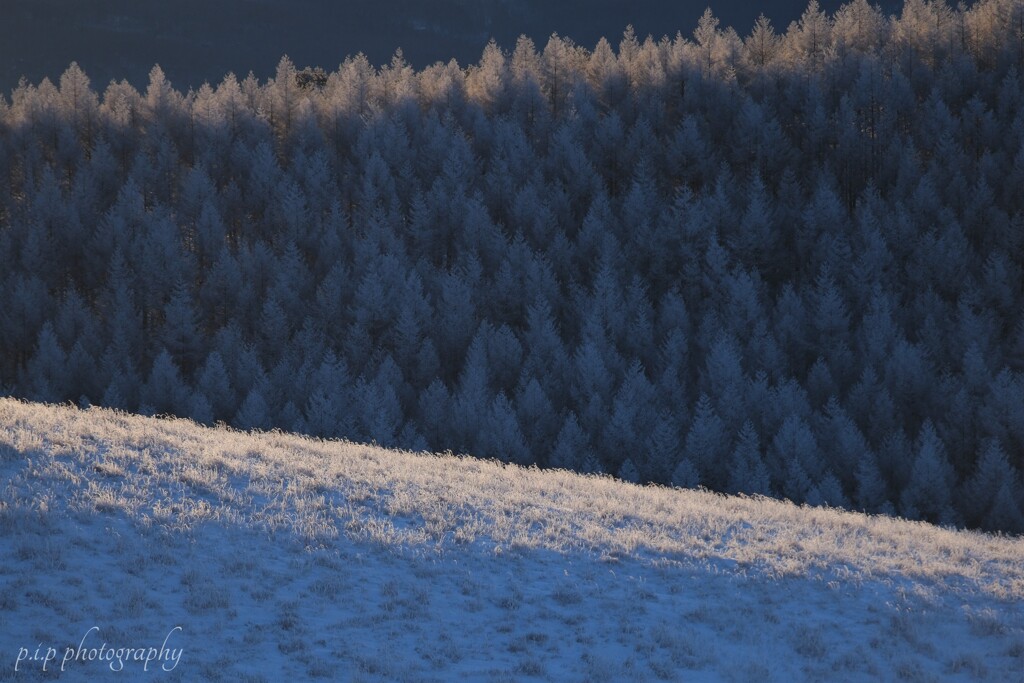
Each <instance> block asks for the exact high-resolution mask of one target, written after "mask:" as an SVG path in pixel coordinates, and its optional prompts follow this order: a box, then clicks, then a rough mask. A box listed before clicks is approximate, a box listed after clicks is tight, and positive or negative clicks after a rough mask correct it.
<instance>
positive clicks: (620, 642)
mask: <svg viewBox="0 0 1024 683" xmlns="http://www.w3.org/2000/svg"><path fill="white" fill-rule="evenodd" d="M0 538H2V539H3V542H2V543H0V661H2V664H0V680H19V681H21V680H36V679H40V680H48V679H49V678H51V677H53V676H55V675H59V676H60V678H61V680H104V679H118V678H119V677H121V676H124V675H126V674H130V677H131V678H138V677H141V676H143V675H144V674H143V673H142V671H143V669H144V668H146V667H147V664H146V662H145V661H136V660H135V659H134V658H135V657H137V656H139V655H138V653H136V652H131V651H127V650H125V648H140V650H139V651H140V652H143V653H147V652H150V650H149V648H153V652H158V653H159V654H158V655H157V658H156V659H152V658H150V659H151V661H150V662H149V664H148V668H147V671H148V674H149V675H154V676H156V677H158V678H159V679H160V680H197V679H209V680H218V679H219V680H251V681H256V680H283V679H285V677H288V678H295V679H307V678H310V679H312V678H326V679H342V680H356V681H360V680H365V681H376V680H438V681H440V680H495V681H503V680H559V681H561V680H570V681H571V680H588V681H600V680H607V681H613V680H614V681H619V680H637V681H641V680H655V679H661V680H687V681H690V680H720V679H725V680H752V679H754V678H759V679H764V680H794V679H796V680H801V679H806V680H816V679H828V680H834V679H842V680H876V679H879V678H882V679H895V678H900V679H903V680H935V679H938V678H942V679H943V680H946V679H948V680H977V679H991V680H1003V681H1008V680H1021V676H1022V671H1024V607H1022V602H1021V598H1022V597H1024V566H1022V564H1021V562H1020V558H1021V557H1024V542H1022V541H1021V540H1020V539H1013V538H1006V537H994V536H989V535H984V534H979V533H971V532H959V531H950V530H946V529H941V528H937V527H933V526H929V525H926V524H922V523H911V522H905V521H901V520H892V519H887V518H880V517H869V516H865V515H859V514H854V513H847V512H839V511H835V510H829V509H816V508H807V507H803V508H798V507H796V506H793V505H789V504H785V503H779V502H776V501H769V500H765V499H750V498H727V497H723V496H719V495H713V494H709V493H706V492H701V491H688V490H672V489H663V488H654V487H647V488H642V487H637V486H633V485H628V484H624V483H621V482H618V481H614V480H612V479H609V478H598V477H585V476H580V475H576V474H571V473H568V472H563V471H541V470H537V469H521V468H517V467H513V466H504V465H501V464H498V463H492V462H483V461H479V460H475V459H472V458H465V457H454V456H450V455H446V456H431V455H425V454H412V453H405V452H396V451H385V450H382V449H378V448H374V447H370V446H361V445H355V444H350V443H344V442H320V441H313V440H308V439H303V438H299V437H296V436H291V435H287V434H281V433H266V434H246V433H240V432H234V431H230V430H226V429H208V428H202V427H197V426H195V425H194V424H192V423H190V422H188V421H183V420H160V419H154V418H141V417H136V416H130V415H127V414H123V413H117V412H112V411H106V410H99V409H90V410H85V411H80V410H76V409H74V408H69V407H52V406H42V405H37V404H28V403H22V402H18V401H14V400H10V399H0ZM179 627H180V629H179ZM101 646H102V647H103V649H102V650H101V649H100V648H101ZM161 648H163V650H161ZM174 650H177V651H178V653H179V655H180V656H179V657H178V658H177V659H174V658H172V654H173V651H174ZM51 652H52V657H50V659H51V661H48V662H44V661H43V660H45V659H47V657H48V653H51ZM90 656H92V657H93V660H92V661H89V659H90ZM65 657H68V661H67V662H64V661H63V660H64V659H65ZM19 660H20V661H19ZM62 663H63V665H64V667H63V668H64V670H63V672H62V671H61V665H62ZM44 664H45V665H46V673H44V672H43V666H44ZM15 666H17V667H18V670H17V672H15ZM158 667H162V668H163V670H162V671H157V669H158ZM167 669H170V671H167Z"/></svg>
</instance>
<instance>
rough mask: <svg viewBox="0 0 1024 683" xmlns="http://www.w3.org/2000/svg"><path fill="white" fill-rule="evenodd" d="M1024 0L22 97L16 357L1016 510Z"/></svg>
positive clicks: (20, 390)
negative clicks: (455, 58)
mask: <svg viewBox="0 0 1024 683" xmlns="http://www.w3.org/2000/svg"><path fill="white" fill-rule="evenodd" d="M1022 25H1024V4H1022V3H1021V2H1020V0H982V1H981V2H977V3H975V4H973V5H972V6H970V7H961V8H959V9H956V10H954V9H951V8H950V7H948V6H947V5H946V4H944V3H943V2H940V1H936V0H907V2H906V4H905V6H904V8H903V11H902V13H901V14H900V15H899V16H896V17H886V16H884V15H883V14H882V13H881V12H880V11H879V10H878V9H876V8H874V7H873V6H871V5H869V4H868V3H867V2H866V1H865V0H855V1H854V2H852V3H851V4H849V5H846V6H844V7H843V8H842V9H841V10H839V11H838V12H837V13H836V14H835V15H834V16H830V15H828V14H827V13H825V12H822V11H821V10H820V9H819V7H818V5H817V3H815V2H812V3H811V5H810V6H809V7H808V8H807V11H806V12H805V13H804V15H803V16H802V17H801V19H800V20H799V21H798V22H795V23H794V24H793V25H791V26H790V27H789V28H788V30H786V31H785V32H784V33H781V34H780V33H778V32H776V31H775V29H774V28H773V27H772V26H771V24H770V22H768V21H767V20H761V21H758V23H757V25H756V26H755V27H754V30H753V31H752V33H751V34H750V35H749V36H746V37H740V36H739V35H737V34H736V32H735V31H733V30H732V29H728V28H722V27H721V26H720V25H719V22H718V21H717V20H716V19H715V17H714V15H713V14H711V13H710V12H708V13H707V14H705V16H704V17H703V18H702V19H701V21H700V24H699V26H698V27H697V29H696V31H695V32H694V34H693V36H692V37H684V36H681V35H677V36H676V37H675V38H665V39H662V40H654V39H652V38H646V39H643V40H641V39H640V38H639V37H638V36H636V35H634V33H633V32H632V30H627V31H626V33H625V35H624V36H623V38H622V40H621V42H620V43H619V44H618V47H617V49H614V48H613V47H612V45H611V44H610V43H608V41H604V40H602V41H601V42H600V43H599V44H598V45H597V46H596V47H595V48H594V50H592V51H591V50H587V49H584V48H582V47H580V46H577V45H574V44H572V43H571V42H570V41H567V40H564V39H562V38H559V37H558V36H557V35H555V36H552V37H551V38H550V40H549V41H548V42H547V43H546V44H545V45H543V46H537V45H534V44H533V43H532V42H531V41H530V40H528V39H525V38H524V39H521V40H520V41H519V43H518V44H517V45H516V46H514V49H513V50H512V52H506V51H504V50H502V49H501V48H500V47H498V46H496V45H494V44H492V45H490V46H488V47H487V49H486V50H485V51H484V54H483V56H482V58H481V60H480V62H479V63H478V64H475V65H470V66H469V67H467V68H462V67H460V66H459V65H458V64H456V63H455V62H450V63H447V64H444V63H438V64H435V65H433V66H431V67H429V68H426V69H424V70H422V71H418V72H417V71H414V70H413V69H411V68H410V67H409V66H408V65H407V64H406V63H405V62H404V60H403V58H402V56H401V53H397V54H396V55H395V58H394V59H393V60H392V61H391V63H390V64H388V65H386V66H384V67H381V68H379V69H378V68H375V67H373V66H372V65H371V64H370V63H369V62H368V61H367V60H366V59H365V58H364V57H363V56H361V55H359V56H356V57H353V58H350V59H347V60H346V61H345V62H344V63H343V64H341V65H340V67H339V68H338V69H337V70H336V71H334V72H331V73H327V74H321V73H320V72H313V71H302V70H298V69H296V67H295V66H293V65H292V63H291V62H290V61H289V60H288V59H287V58H285V59H283V60H282V61H281V64H280V65H279V67H278V70H277V74H276V77H275V78H273V79H271V80H269V81H267V82H262V83H261V82H258V81H257V80H256V79H255V78H253V77H252V76H251V75H250V76H249V77H247V78H245V79H243V80H241V81H239V80H238V79H237V78H236V77H235V76H234V75H228V76H227V77H226V78H225V79H224V80H223V81H222V82H221V83H219V84H216V85H212V86H211V85H205V86H203V87H202V88H200V89H199V90H198V91H189V92H187V93H181V92H178V91H176V90H174V89H173V87H172V86H171V84H170V83H168V81H167V80H166V78H165V77H164V75H163V73H162V72H161V70H160V69H159V67H157V68H154V69H153V71H152V73H151V77H150V84H149V87H148V88H147V89H146V90H145V92H142V93H140V92H138V91H136V90H135V89H134V88H132V87H131V86H130V85H128V84H127V83H124V82H121V83H111V84H110V85H109V86H107V87H106V88H105V89H103V91H102V92H101V93H97V92H96V90H94V89H93V88H92V86H91V85H90V83H89V80H88V78H87V77H86V76H85V74H84V73H82V72H81V70H79V69H78V67H77V66H75V65H72V66H71V67H70V68H69V69H68V70H67V72H65V74H64V75H63V76H62V77H61V78H60V81H59V84H58V85H54V84H53V83H51V82H49V81H43V82H42V83H40V84H38V85H29V84H23V85H22V86H21V87H19V88H18V89H17V90H16V91H14V93H13V97H12V98H11V101H9V102H7V101H5V100H4V99H3V98H0V178H2V182H0V263H2V264H3V268H2V269H0V301H2V302H3V304H2V306H0V387H2V388H3V390H4V391H6V392H9V393H13V394H15V395H18V396H24V397H27V398H30V399H35V400H44V401H63V400H73V401H76V402H83V403H85V402H88V403H97V404H103V405H109V406H114V407H119V408H123V409H127V410H137V411H141V412H144V413H173V414H178V415H184V416H189V417H192V418H194V419H196V420H198V421H200V422H205V423H212V422H215V421H224V422H228V423H230V424H232V425H235V426H237V427H240V428H262V429H268V428H273V427H280V428H284V429H294V430H299V431H304V432H308V433H312V434H316V435H321V436H325V437H344V438H349V439H354V440H367V441H369V440H373V441H376V442H378V443H380V444H383V445H388V446H400V447H404V448H413V449H427V448H429V449H436V450H441V449H452V450H456V451H464V452H469V453H473V454H475V455H479V456H483V457H494V458H500V459H503V460H507V461H512V462H519V463H537V464H540V465H542V466H555V467H570V468H574V469H578V470H583V471H605V472H610V473H613V474H617V475H619V476H622V477H624V478H626V479H630V480H636V481H656V482H661V483H673V484H677V485H686V486H693V485H704V486H708V487H710V488H714V489H716V490H722V491H730V492H746V493H763V494H769V495H777V496H784V497H787V498H790V499H793V500H795V501H799V502H811V503H816V504H829V505H840V506H849V507H853V508H856V509H865V510H868V511H872V512H890V513H891V512H895V513H898V514H902V515H906V516H911V517H915V518H921V519H927V520H931V521H936V522H941V523H952V524H967V525H970V526H979V527H983V528H989V529H1002V530H1010V531H1021V530H1024V515H1022V508H1024V498H1022V496H1024V485H1022V483H1021V470H1022V468H1024V461H1022V457H1024V455H1022V454H1024V318H1022V317H1021V309H1020V301H1021V300H1022V293H1024V292H1022V286H1024V275H1022V267H1024V262H1022V258H1021V254H1022V253H1024V252H1022V247H1024V193H1022V192H1021V188H1024V88H1022V84H1021V71H1022V67H1024V33H1022V32H1021V28H1020V27H1021V26H1022Z"/></svg>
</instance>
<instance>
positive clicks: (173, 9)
mask: <svg viewBox="0 0 1024 683" xmlns="http://www.w3.org/2000/svg"><path fill="white" fill-rule="evenodd" d="M2 4H3V6H4V7H5V8H6V9H5V11H4V17H3V20H2V21H0V92H3V93H4V94H8V95H9V93H10V91H11V89H12V88H14V87H15V86H16V85H17V83H18V79H19V78H21V77H22V76H25V77H27V78H28V80H29V81H30V82H38V81H40V80H42V78H43V77H49V78H50V79H51V80H56V78H57V77H59V76H60V74H61V73H62V72H63V71H64V69H65V68H66V67H67V65H68V64H69V63H70V62H72V61H77V62H78V63H79V64H80V65H81V66H82V68H83V69H84V70H85V71H86V73H88V74H89V76H90V77H91V78H92V81H93V83H94V84H95V85H96V86H97V87H99V88H100V89H101V90H102V89H103V87H105V85H106V84H107V83H108V82H109V81H110V80H111V79H117V80H120V79H121V78H126V79H128V81H129V82H131V83H132V84H133V85H135V86H137V87H138V86H144V85H145V83H146V80H147V74H148V73H149V70H150V68H151V67H152V66H153V64H155V63H159V64H160V65H161V66H162V67H163V69H164V71H165V72H166V74H167V76H168V78H170V80H171V81H172V82H173V83H174V84H175V86H177V87H178V88H180V89H182V90H187V89H188V88H189V87H193V88H194V87H198V86H199V85H201V84H202V82H203V81H209V82H211V83H217V82H219V81H220V80H221V78H222V77H223V76H224V74H225V73H227V72H228V71H233V72H235V73H236V74H238V75H239V76H244V75H245V74H246V73H248V72H249V71H250V70H251V71H253V72H254V73H255V74H256V75H257V76H259V77H261V78H263V77H266V76H269V75H271V74H272V73H273V69H274V66H275V65H276V64H277V62H278V60H279V59H280V57H281V55H282V54H288V55H290V56H291V57H292V59H293V61H294V62H295V63H296V64H298V65H300V66H303V65H307V64H308V65H319V66H323V67H324V68H326V69H328V70H331V69H333V68H335V67H336V66H337V65H338V64H340V63H341V62H342V61H343V60H344V58H345V57H346V55H354V54H356V53H358V52H363V53H364V54H366V55H367V57H369V59H370V61H371V62H372V63H374V64H382V63H384V62H387V61H388V60H389V59H390V57H391V55H392V54H393V53H394V50H395V48H398V47H401V48H402V50H403V52H404V54H405V57H406V59H407V60H408V61H410V62H411V63H412V64H413V65H414V66H416V67H418V68H422V67H423V66H426V65H428V64H431V63H433V62H435V61H438V60H441V61H447V60H448V59H450V58H452V57H454V58H455V59H457V60H458V61H459V63H460V64H461V65H463V66H465V65H466V64H467V63H471V62H476V61H477V60H478V59H479V58H480V54H481V52H482V51H483V48H484V46H485V45H486V44H487V41H488V39H489V38H491V37H493V38H495V39H496V40H497V41H498V43H499V44H500V45H502V46H504V47H505V48H506V49H511V47H512V46H514V45H515V40H516V38H517V37H518V36H519V35H520V34H526V35H528V36H530V37H532V38H533V39H534V40H535V41H536V42H537V43H538V46H539V47H543V45H544V43H545V42H546V41H547V37H548V36H550V35H551V33H553V32H557V33H559V34H560V35H563V36H567V37H570V38H572V39H573V40H574V41H575V42H577V43H578V44H581V45H584V46H586V47H588V48H592V47H593V46H594V44H595V43H596V42H597V40H598V38H599V37H601V36H607V37H608V38H609V39H610V40H613V41H614V40H615V39H616V37H618V36H621V35H622V31H623V29H624V28H625V27H626V25H627V24H632V25H633V26H634V27H635V29H636V32H637V34H638V35H640V36H641V37H643V36H646V35H647V34H652V35H654V36H656V37H660V36H662V35H668V36H674V35H675V34H676V32H677V31H681V32H682V33H683V35H684V36H689V35H691V32H692V31H693V29H694V27H695V26H696V25H697V19H698V18H699V17H700V15H701V13H702V12H703V11H704V8H705V7H706V5H707V4H708V3H707V2H706V1H705V0H683V1H681V2H671V3H669V2H658V1H656V0H638V1H636V2H621V1H620V0H587V1H586V2H584V1H583V0H564V1H562V2H558V3H550V2H547V1H546V0H482V1H474V2H470V1H469V0H386V1H383V2H381V1H380V0H373V1H371V0H351V1H345V0H288V1H287V2H285V1H284V0H174V2H168V1H166V0H4V2H3V3H2ZM839 4H840V3H839V2H838V1H837V0H824V1H823V2H821V5H822V9H825V10H826V11H834V10H835V9H836V8H837V7H838V6H839ZM897 5H898V3H896V2H892V1H891V0H889V1H887V2H882V3H881V6H882V8H883V9H884V10H885V11H886V12H893V11H896V10H895V8H896V6H897ZM805 7H806V3H805V2H804V1H803V0H773V1H772V2H770V3H757V4H754V3H747V2H743V1H742V0H724V1H720V2H715V3H714V11H715V13H716V15H717V16H718V17H719V18H720V19H721V21H722V25H723V27H724V26H733V27H734V28H735V29H736V31H737V32H738V33H739V34H740V35H741V36H745V35H747V34H749V32H750V30H751V28H752V26H753V24H754V21H755V19H756V18H757V15H758V14H759V13H761V12H764V13H765V14H766V15H767V16H768V17H769V18H770V19H771V20H772V22H773V23H774V24H775V26H776V29H777V30H778V31H779V32H782V31H784V30H785V29H786V26H787V25H788V24H789V22H790V21H793V20H795V19H796V18H798V17H799V16H800V14H801V12H802V11H803V10H804V8H805Z"/></svg>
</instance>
